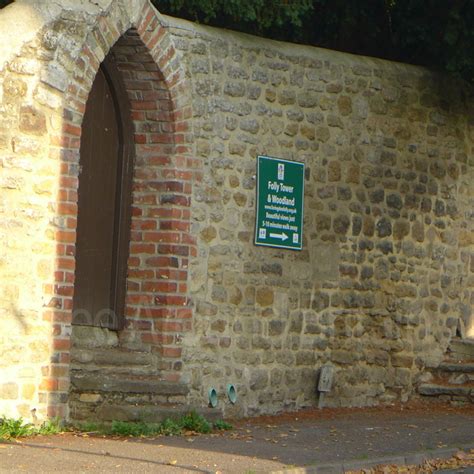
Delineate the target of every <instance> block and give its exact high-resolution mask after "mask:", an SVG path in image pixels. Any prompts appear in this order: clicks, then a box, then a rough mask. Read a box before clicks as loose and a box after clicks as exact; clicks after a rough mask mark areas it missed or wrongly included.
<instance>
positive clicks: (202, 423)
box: [75, 411, 232, 437]
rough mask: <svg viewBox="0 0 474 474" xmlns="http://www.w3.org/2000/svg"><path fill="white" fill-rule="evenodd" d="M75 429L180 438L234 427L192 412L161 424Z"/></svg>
mask: <svg viewBox="0 0 474 474" xmlns="http://www.w3.org/2000/svg"><path fill="white" fill-rule="evenodd" d="M75 429H77V430H79V431H82V432H88V433H96V434H102V435H109V436H132V437H149V436H160V435H164V436H179V435H181V434H183V433H185V432H194V433H201V434H207V433H211V432H212V431H213V430H230V429H232V425H231V424H229V423H227V422H225V421H223V420H217V421H215V422H214V423H211V422H209V421H208V420H206V419H205V418H204V417H203V416H202V415H199V414H198V413H196V412H194V411H192V412H190V413H188V414H187V415H184V416H183V417H181V418H178V419H177V420H172V419H170V418H167V419H165V420H164V421H162V422H161V423H146V422H131V421H112V423H110V424H105V423H100V424H99V423H91V422H86V423H81V424H79V425H76V426H75Z"/></svg>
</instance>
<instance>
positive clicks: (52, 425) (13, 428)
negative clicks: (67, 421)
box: [0, 416, 62, 440]
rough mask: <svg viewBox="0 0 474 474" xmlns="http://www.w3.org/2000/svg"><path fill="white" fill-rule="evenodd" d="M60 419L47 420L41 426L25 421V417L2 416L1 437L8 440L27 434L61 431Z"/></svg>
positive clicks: (0, 424) (0, 423) (46, 433)
mask: <svg viewBox="0 0 474 474" xmlns="http://www.w3.org/2000/svg"><path fill="white" fill-rule="evenodd" d="M61 431H62V429H61V425H60V422H59V419H53V420H46V421H45V422H43V423H42V424H41V425H39V426H35V425H33V424H32V423H25V421H24V420H23V418H7V417H5V416H2V417H0V439H2V440H8V439H15V438H23V437H25V436H35V435H50V434H57V433H61Z"/></svg>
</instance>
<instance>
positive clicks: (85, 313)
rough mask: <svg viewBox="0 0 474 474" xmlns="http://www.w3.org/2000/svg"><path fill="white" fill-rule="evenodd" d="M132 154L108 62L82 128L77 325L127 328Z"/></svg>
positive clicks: (123, 100)
mask: <svg viewBox="0 0 474 474" xmlns="http://www.w3.org/2000/svg"><path fill="white" fill-rule="evenodd" d="M132 150H133V147H132V128H131V119H130V115H129V108H128V100H127V97H126V95H125V91H124V90H123V88H122V87H121V84H120V80H119V71H118V69H117V68H116V67H115V66H114V63H113V59H112V58H111V57H108V58H107V59H106V60H105V61H104V63H103V64H102V65H101V67H100V68H99V71H98V72H97V75H96V78H95V80H94V83H93V86H92V89H91V91H90V94H89V98H88V100H87V104H86V112H85V115H84V119H83V125H82V135H81V148H80V174H79V189H78V222H77V240H76V274H75V283H74V300H73V324H77V325H87V326H99V327H108V328H110V329H120V328H121V327H122V325H123V320H124V306H125V290H126V288H125V285H126V274H127V258H128V248H129V238H130V214H131V213H130V206H131V198H130V195H131V177H132V172H133V168H132V164H133V160H132Z"/></svg>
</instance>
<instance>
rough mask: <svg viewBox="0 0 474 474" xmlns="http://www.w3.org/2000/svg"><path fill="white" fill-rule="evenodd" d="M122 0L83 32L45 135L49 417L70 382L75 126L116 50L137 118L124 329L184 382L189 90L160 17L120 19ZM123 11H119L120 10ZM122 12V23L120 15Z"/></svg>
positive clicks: (162, 372) (192, 167)
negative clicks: (54, 164)
mask: <svg viewBox="0 0 474 474" xmlns="http://www.w3.org/2000/svg"><path fill="white" fill-rule="evenodd" d="M119 3H121V2H111V7H110V9H109V11H108V12H107V14H105V15H103V16H101V17H99V18H98V21H97V24H96V25H95V28H94V29H93V30H92V31H91V32H90V33H89V34H88V35H87V38H86V40H85V43H84V45H83V47H82V50H81V53H80V54H79V55H78V59H77V61H76V64H75V70H76V71H77V72H76V74H75V75H74V77H73V79H72V81H71V82H70V84H69V86H68V88H67V90H66V92H65V96H64V108H63V114H62V115H63V116H62V129H61V133H60V135H58V136H52V137H51V143H50V145H51V147H53V148H58V147H59V149H60V159H61V174H60V183H59V192H58V198H57V203H56V206H57V215H58V218H59V220H60V222H62V223H64V224H63V228H62V229H60V230H58V231H57V232H56V235H55V240H56V267H55V281H54V285H53V287H52V288H51V295H50V296H51V297H52V300H54V301H55V308H54V309H53V310H51V308H48V309H47V310H46V311H45V315H44V316H45V319H49V320H51V322H52V324H53V327H54V335H53V342H52V344H53V349H52V357H51V361H52V362H51V365H50V367H49V368H47V370H45V371H44V372H45V373H44V381H43V384H42V390H43V393H40V398H42V399H43V400H45V401H46V400H47V406H48V415H49V416H58V415H59V416H66V415H67V406H68V396H69V395H68V393H69V387H70V371H69V364H70V348H71V310H72V298H73V291H74V270H75V258H74V254H75V240H76V224H77V188H78V182H79V178H78V169H79V148H80V135H81V123H82V118H83V115H84V112H85V106H86V101H87V97H88V93H89V91H90V89H91V87H92V83H93V81H94V78H95V74H96V72H97V70H98V68H99V66H100V64H101V62H102V60H103V59H104V57H105V56H106V55H107V54H109V52H111V51H112V53H113V54H114V55H115V57H116V62H117V65H118V68H119V70H120V72H121V75H122V79H123V83H124V85H125V88H126V91H127V95H128V98H129V102H130V109H131V115H132V120H133V123H134V129H135V134H134V141H135V155H136V162H135V170H134V182H133V198H132V200H133V204H132V233H131V243H130V257H129V262H128V269H129V272H128V278H127V298H126V326H125V328H124V330H123V332H122V336H123V337H124V339H126V338H127V333H129V334H130V333H132V332H133V333H134V336H133V337H135V338H137V337H138V338H139V340H140V341H141V343H142V344H143V345H144V346H147V347H149V348H150V351H152V352H153V353H154V354H157V355H159V357H160V363H159V367H157V374H158V377H159V378H160V379H161V380H163V381H164V382H166V383H170V382H171V383H175V384H179V383H180V381H181V375H180V370H181V348H180V347H179V342H180V336H179V335H180V334H181V333H185V332H187V331H189V330H190V329H191V324H192V310H191V308H190V305H189V299H188V291H187V281H188V266H189V265H188V259H189V258H190V257H192V256H195V255H196V242H195V238H194V237H193V236H192V235H191V233H190V217H191V215H190V200H191V192H192V182H193V180H194V179H195V178H196V177H198V175H199V170H198V162H197V161H195V160H194V158H193V155H192V146H193V144H192V135H191V134H190V133H189V130H190V125H189V120H190V118H191V117H192V110H191V96H190V89H189V87H188V86H187V83H186V79H185V75H184V71H183V69H182V68H181V67H180V62H179V58H178V55H177V52H176V50H175V48H174V46H173V43H172V41H171V40H170V38H169V35H168V33H167V32H166V27H165V26H164V25H163V24H162V22H161V20H160V18H159V15H158V14H157V12H156V11H155V10H154V9H153V7H151V5H150V4H149V3H148V2H145V3H144V6H143V10H142V12H141V13H140V15H138V16H137V18H138V20H137V22H135V23H136V24H135V23H134V22H132V21H131V20H127V19H124V18H123V11H120V5H119ZM121 14H122V17H121V16H120V15H121ZM117 18H120V20H117Z"/></svg>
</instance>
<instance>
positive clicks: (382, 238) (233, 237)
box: [172, 21, 474, 414]
mask: <svg viewBox="0 0 474 474" xmlns="http://www.w3.org/2000/svg"><path fill="white" fill-rule="evenodd" d="M175 24H176V22H175V21H173V25H175ZM172 31H173V35H174V36H175V41H176V45H177V47H178V48H179V49H180V50H181V51H182V52H183V60H184V61H185V64H186V69H187V70H188V71H189V73H190V74H191V82H192V85H193V109H194V134H195V140H196V153H197V156H198V157H199V158H201V159H202V161H203V166H204V179H203V183H202V185H199V186H198V187H196V190H195V193H194V195H193V232H194V233H195V234H196V235H198V236H199V239H198V249H199V256H198V258H196V259H194V260H193V262H192V274H191V291H192V297H193V301H194V304H195V314H194V333H193V336H189V337H187V338H186V339H185V341H184V344H185V355H184V360H183V364H184V370H185V371H186V372H189V373H190V376H191V388H192V393H191V399H192V400H195V401H196V402H199V400H202V398H204V395H205V391H206V389H207V388H208V387H210V386H215V387H216V388H218V389H219V392H220V393H221V394H225V384H226V383H235V384H236V386H237V390H238V393H239V395H240V400H241V403H240V405H239V407H238V408H237V409H235V408H234V410H237V411H238V412H239V413H245V414H254V413H259V412H262V411H263V412H268V411H277V410H280V409H282V408H297V407H301V406H305V405H313V404H314V401H315V386H316V372H317V369H318V368H319V367H321V365H323V364H324V363H328V362H329V363H331V364H333V365H334V366H335V369H336V372H335V381H334V384H335V385H334V390H333V391H332V392H331V394H330V395H328V397H327V403H330V404H331V405H334V406H347V405H371V404H375V403H379V402H391V401H393V400H400V399H401V400H406V399H407V397H409V396H410V395H412V394H413V391H414V385H415V384H416V382H417V380H418V378H419V376H420V374H421V373H422V371H423V369H424V367H425V366H427V365H436V364H437V363H438V362H439V361H440V359H441V357H442V355H443V353H444V352H445V350H446V347H447V344H448V341H449V340H450V338H451V337H452V336H453V335H454V334H455V333H456V329H457V327H458V324H459V320H460V318H461V319H463V318H464V322H465V324H466V325H467V324H468V323H469V318H470V317H471V305H472V303H473V301H474V300H473V297H474V294H473V293H472V284H473V276H474V275H473V273H472V271H473V269H474V268H473V266H474V260H473V259H474V256H473V254H472V250H473V247H472V244H473V227H472V226H473V220H472V217H473V215H472V208H473V207H472V204H473V201H472V198H473V190H474V189H473V183H474V175H473V164H474V161H473V151H474V149H473V138H474V128H473V126H474V122H473V110H474V109H473V105H474V102H473V100H472V99H473V97H472V90H469V89H467V88H466V87H465V86H463V85H462V84H458V83H456V82H455V81H454V80H453V79H452V78H447V77H441V76H438V75H435V74H432V73H430V72H428V71H426V70H424V69H421V68H416V67H412V66H407V65H402V64H394V63H389V62H385V61H381V60H376V59H369V58H364V57H357V56H351V55H347V54H341V53H336V52H332V51H326V50H321V49H317V48H308V47H302V46H296V45H288V44H282V43H277V42H272V41H267V40H262V39H257V38H253V37H250V36H245V35H239V34H234V33H230V32H223V31H219V30H213V29H209V28H202V27H197V26H195V25H191V24H189V23H184V22H179V23H177V24H176V27H174V28H173V29H172ZM469 94H471V95H469ZM258 154H264V155H269V156H276V157H281V158H285V159H290V160H297V161H302V162H304V163H305V164H306V181H305V219H304V245H303V251H301V252H294V251H290V250H272V249H269V248H265V247H255V246H254V245H253V243H252V242H253V238H254V219H255V174H256V156H257V155H258ZM197 348H198V349H197ZM223 398H224V399H225V395H224V396H223Z"/></svg>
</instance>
